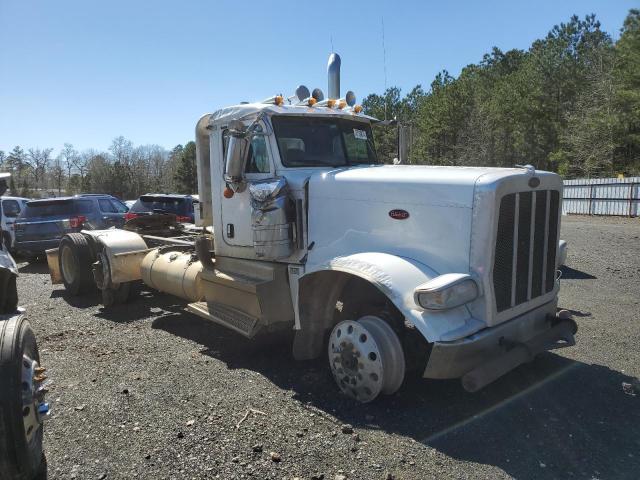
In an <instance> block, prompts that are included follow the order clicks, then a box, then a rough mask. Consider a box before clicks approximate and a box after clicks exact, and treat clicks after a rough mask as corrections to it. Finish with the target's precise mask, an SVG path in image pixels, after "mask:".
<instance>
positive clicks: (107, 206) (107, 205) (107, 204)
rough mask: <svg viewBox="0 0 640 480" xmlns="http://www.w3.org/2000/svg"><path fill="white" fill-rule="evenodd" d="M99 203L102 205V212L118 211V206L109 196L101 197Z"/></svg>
mask: <svg viewBox="0 0 640 480" xmlns="http://www.w3.org/2000/svg"><path fill="white" fill-rule="evenodd" d="M98 205H99V206H100V211H101V212H102V213H118V211H117V210H116V208H115V207H114V206H113V204H112V203H111V200H109V199H108V198H99V199H98Z"/></svg>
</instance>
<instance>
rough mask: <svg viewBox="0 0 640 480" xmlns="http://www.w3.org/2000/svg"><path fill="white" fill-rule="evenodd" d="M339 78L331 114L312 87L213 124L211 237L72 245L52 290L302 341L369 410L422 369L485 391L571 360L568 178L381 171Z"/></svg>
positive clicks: (142, 231)
mask: <svg viewBox="0 0 640 480" xmlns="http://www.w3.org/2000/svg"><path fill="white" fill-rule="evenodd" d="M339 67H340V65H339V57H338V56H337V55H336V54H332V56H331V57H330V59H329V68H328V71H329V89H328V98H327V99H324V96H323V94H322V92H321V91H320V90H319V89H316V90H314V91H313V94H309V90H308V89H307V88H305V87H303V86H301V87H299V88H298V90H297V91H296V95H294V96H292V97H290V98H286V97H283V96H281V95H276V96H274V97H271V98H269V99H267V100H265V101H263V102H259V103H241V104H239V105H234V106H231V107H228V108H224V109H221V110H218V111H216V112H214V113H211V114H206V115H203V116H202V117H201V118H200V120H199V121H198V123H197V125H196V144H197V167H198V190H199V192H198V193H199V195H200V201H201V203H200V204H201V219H202V223H203V228H202V229H201V230H200V231H199V232H197V231H196V232H195V233H194V231H191V233H190V232H189V231H188V230H187V229H184V228H181V226H180V225H176V224H175V223H171V221H170V220H168V221H165V220H166V217H162V218H156V219H155V220H157V222H159V223H158V224H156V225H149V224H147V225H142V224H134V225H128V226H127V227H125V229H124V230H122V229H110V230H94V231H91V230H87V231H84V230H83V231H82V232H81V233H75V234H70V235H67V236H66V237H65V238H63V239H62V241H61V244H60V247H59V249H54V250H50V251H48V252H47V256H48V260H49V267H50V270H51V275H52V278H53V280H54V282H58V283H64V284H65V286H66V288H67V289H68V290H70V292H71V293H79V292H81V291H83V290H84V289H85V287H86V286H87V285H88V284H90V283H92V280H93V279H95V283H96V284H97V286H98V288H100V290H101V291H102V295H103V299H104V301H103V303H105V305H111V304H114V303H119V302H124V301H126V299H127V297H128V296H129V291H130V285H131V284H132V282H137V281H140V280H142V281H143V282H144V283H145V284H146V285H147V286H149V287H151V288H153V289H156V290H159V291H163V292H168V293H171V294H173V295H176V296H178V297H181V298H183V299H185V301H186V302H187V306H186V308H187V310H189V311H190V312H192V313H194V314H196V315H199V316H201V317H203V318H205V319H208V320H210V321H213V322H215V323H218V324H220V325H224V326H225V327H228V328H230V329H232V330H235V331H236V332H238V333H240V334H242V335H245V336H246V337H254V336H258V335H261V334H264V333H277V332H287V331H291V330H292V329H293V331H294V337H293V338H294V340H293V345H292V351H293V356H294V358H296V359H299V360H304V359H314V358H318V357H320V356H323V355H324V356H326V358H327V360H328V363H329V367H330V368H331V371H332V372H333V375H334V377H335V380H336V383H337V385H338V387H339V388H340V390H342V392H344V393H345V394H346V395H348V396H351V397H353V398H354V399H356V400H358V401H361V402H368V401H371V400H373V399H374V398H376V396H377V395H379V394H380V393H383V394H392V393H394V392H395V391H397V390H398V388H399V387H400V386H401V384H402V382H403V379H404V377H405V372H406V371H408V370H416V369H419V371H420V373H421V374H422V375H423V376H424V377H427V378H461V379H462V384H463V386H464V387H465V388H466V389H467V390H469V391H476V390H478V389H480V388H482V387H483V386H485V385H487V384H488V383H490V382H492V381H493V380H495V379H496V378H498V377H499V376H501V375H503V374H504V373H506V372H508V371H510V370H512V369H513V368H515V367H517V366H518V365H520V364H522V363H524V362H526V361H528V360H530V359H532V358H533V356H535V355H536V354H538V353H540V352H542V351H544V350H549V349H552V348H558V347H561V346H568V345H573V344H574V334H575V333H576V330H577V327H576V324H575V322H574V321H573V320H572V319H571V318H569V316H567V315H562V314H560V315H559V314H558V313H557V311H558V310H557V301H558V290H559V276H558V273H557V269H558V265H559V264H560V262H561V259H562V257H563V255H564V254H565V245H564V244H563V243H560V242H559V231H560V209H561V199H562V195H561V192H562V181H561V179H560V177H559V176H558V175H555V174H553V173H549V172H543V171H536V170H535V169H534V168H533V167H530V166H526V167H517V168H506V169H501V168H471V167H441V166H417V165H415V166H414V165H385V164H383V163H382V162H381V161H380V159H379V158H377V156H376V151H375V148H374V142H373V136H372V131H371V125H372V123H374V122H375V121H376V120H375V119H374V118H371V117H369V116H367V115H365V114H363V112H362V108H361V107H360V106H358V105H355V96H354V95H353V93H352V92H348V93H347V95H345V97H344V98H342V97H341V95H340V77H339ZM155 220H154V221H155ZM162 222H165V223H162ZM167 222H168V223H167ZM152 223H153V222H152ZM160 224H162V225H160ZM154 229H155V230H154ZM158 231H162V232H163V233H162V234H158Z"/></svg>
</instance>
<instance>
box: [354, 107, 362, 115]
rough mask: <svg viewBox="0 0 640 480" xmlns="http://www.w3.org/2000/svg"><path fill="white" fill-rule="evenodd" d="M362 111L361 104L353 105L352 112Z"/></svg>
mask: <svg viewBox="0 0 640 480" xmlns="http://www.w3.org/2000/svg"><path fill="white" fill-rule="evenodd" d="M361 111H362V105H354V106H353V113H360V112H361Z"/></svg>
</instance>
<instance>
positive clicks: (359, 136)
mask: <svg viewBox="0 0 640 480" xmlns="http://www.w3.org/2000/svg"><path fill="white" fill-rule="evenodd" d="M353 136H354V137H356V138H357V139H358V140H366V139H367V132H366V131H364V130H358V129H357V128H354V129H353Z"/></svg>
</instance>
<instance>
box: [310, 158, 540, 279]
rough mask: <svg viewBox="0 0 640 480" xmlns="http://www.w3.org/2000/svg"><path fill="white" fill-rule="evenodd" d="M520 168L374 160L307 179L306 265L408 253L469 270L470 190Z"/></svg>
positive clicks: (440, 269)
mask: <svg viewBox="0 0 640 480" xmlns="http://www.w3.org/2000/svg"><path fill="white" fill-rule="evenodd" d="M526 175H527V172H526V170H525V169H521V168H517V169H503V168H500V169H498V168H475V167H439V166H417V165H415V166H414V165H380V166H363V167H355V168H354V167H351V168H349V169H336V170H331V171H325V172H318V173H315V174H313V175H312V176H311V178H310V179H309V229H308V230H309V239H308V240H309V244H311V243H312V242H313V246H312V247H313V248H312V249H311V250H310V252H309V257H308V261H309V264H310V265H313V264H315V265H323V264H326V263H327V262H330V261H331V260H332V259H333V258H337V257H340V256H344V255H349V254H354V253H361V252H384V253H389V254H392V255H396V256H400V257H404V258H410V259H413V260H415V261H417V262H420V263H422V264H424V265H427V266H429V268H431V269H432V270H434V271H435V272H437V273H439V274H441V273H448V272H456V273H466V272H468V271H469V255H470V248H471V243H470V238H471V229H472V219H473V208H474V195H475V190H477V189H478V190H480V189H482V188H486V187H487V186H489V187H490V188H494V187H492V185H496V184H498V183H500V182H501V181H502V180H503V179H505V178H506V177H520V176H522V177H524V176H526Z"/></svg>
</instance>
